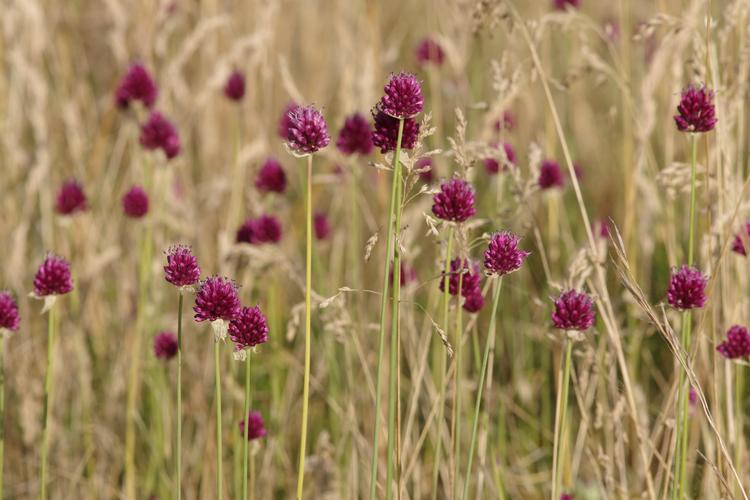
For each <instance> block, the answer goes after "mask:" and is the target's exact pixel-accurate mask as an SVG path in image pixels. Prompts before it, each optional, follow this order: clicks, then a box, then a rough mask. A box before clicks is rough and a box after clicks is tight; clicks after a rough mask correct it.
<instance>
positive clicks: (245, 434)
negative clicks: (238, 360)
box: [242, 352, 250, 500]
mask: <svg viewBox="0 0 750 500" xmlns="http://www.w3.org/2000/svg"><path fill="white" fill-rule="evenodd" d="M245 363H246V364H245V415H244V417H243V418H244V419H245V428H244V429H243V430H244V432H243V436H242V437H243V438H244V441H243V442H242V498H243V500H244V499H246V498H247V456H248V439H247V438H248V435H249V433H250V425H249V424H250V422H248V415H250V353H249V352H248V353H247V358H245Z"/></svg>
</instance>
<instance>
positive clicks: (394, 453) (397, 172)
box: [385, 119, 404, 500]
mask: <svg viewBox="0 0 750 500" xmlns="http://www.w3.org/2000/svg"><path fill="white" fill-rule="evenodd" d="M403 132H404V120H403V119H400V120H399V122H398V137H397V140H396V153H395V155H394V157H393V183H394V188H395V190H396V199H395V203H394V208H393V210H395V214H394V215H395V217H394V218H395V224H393V225H389V226H388V231H389V232H392V234H393V236H392V243H393V252H392V253H393V265H392V266H388V267H386V272H388V270H389V268H390V269H392V271H393V292H392V294H393V305H392V306H391V350H390V374H389V381H390V389H389V391H388V467H387V469H386V481H385V484H386V490H385V491H386V493H385V498H386V500H391V498H393V489H392V488H391V482H392V478H393V470H394V465H393V462H394V458H395V459H396V460H395V461H396V468H398V469H400V467H401V450H400V449H399V448H400V446H395V445H396V441H398V436H397V435H396V406H397V405H396V399H397V398H398V397H399V395H398V394H397V392H398V387H397V383H396V379H397V373H396V372H397V364H398V361H397V360H398V354H399V352H400V349H399V341H400V328H399V305H398V301H399V296H400V290H401V253H400V252H399V245H398V232H399V229H400V226H401V197H402V187H401V158H400V157H401V138H402V135H403ZM394 448H395V450H394ZM396 475H397V476H398V477H400V471H397V472H396ZM397 489H398V490H399V491H400V484H398V485H397Z"/></svg>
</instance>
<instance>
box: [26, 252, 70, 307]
mask: <svg viewBox="0 0 750 500" xmlns="http://www.w3.org/2000/svg"><path fill="white" fill-rule="evenodd" d="M71 291H73V278H72V277H71V275H70V263H69V262H68V261H67V260H65V259H63V258H62V257H58V256H57V255H54V254H51V253H50V254H47V257H45V259H44V262H42V265H41V266H39V270H38V271H37V272H36V275H35V276H34V294H35V295H36V296H37V297H47V296H48V295H65V294H66V293H69V292H71Z"/></svg>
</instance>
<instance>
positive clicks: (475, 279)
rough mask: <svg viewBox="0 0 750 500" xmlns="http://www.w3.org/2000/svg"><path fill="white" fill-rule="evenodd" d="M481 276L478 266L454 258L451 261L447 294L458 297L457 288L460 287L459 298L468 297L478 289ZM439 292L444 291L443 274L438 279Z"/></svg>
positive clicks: (468, 261) (465, 260) (467, 260)
mask: <svg viewBox="0 0 750 500" xmlns="http://www.w3.org/2000/svg"><path fill="white" fill-rule="evenodd" d="M481 281H482V274H481V272H480V269H479V264H477V263H475V262H471V261H470V260H469V259H461V258H459V257H456V258H455V259H453V260H452V261H451V269H450V275H449V278H448V293H449V294H451V295H458V287H459V285H460V286H461V296H463V297H469V296H470V295H471V294H473V293H474V291H475V290H476V289H478V288H479V284H480V283H481ZM440 291H441V292H443V291H445V274H443V277H441V278H440Z"/></svg>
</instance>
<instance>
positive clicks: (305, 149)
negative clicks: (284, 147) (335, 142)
mask: <svg viewBox="0 0 750 500" xmlns="http://www.w3.org/2000/svg"><path fill="white" fill-rule="evenodd" d="M288 115H289V127H288V135H287V137H286V139H287V141H288V144H289V148H290V149H291V150H292V151H294V152H295V153H297V154H298V155H309V154H313V153H315V152H317V151H319V150H321V149H323V148H324V147H326V146H328V143H329V142H331V137H330V136H329V135H328V127H327V125H326V121H325V119H324V118H323V115H321V114H320V111H318V110H317V109H315V108H314V107H312V106H308V107H306V108H301V107H298V108H296V109H295V110H294V111H290V112H289V113H288Z"/></svg>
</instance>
